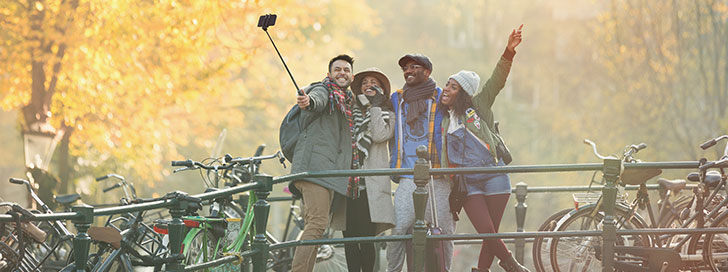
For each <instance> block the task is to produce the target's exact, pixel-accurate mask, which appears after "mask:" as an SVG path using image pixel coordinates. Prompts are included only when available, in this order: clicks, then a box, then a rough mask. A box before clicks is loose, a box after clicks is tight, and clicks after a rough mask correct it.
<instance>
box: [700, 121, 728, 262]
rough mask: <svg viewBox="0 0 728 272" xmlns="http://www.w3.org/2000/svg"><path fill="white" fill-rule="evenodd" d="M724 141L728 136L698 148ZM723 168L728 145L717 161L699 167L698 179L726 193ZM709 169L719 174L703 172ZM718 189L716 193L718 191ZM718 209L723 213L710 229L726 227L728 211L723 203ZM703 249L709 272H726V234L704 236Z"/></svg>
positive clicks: (727, 225) (727, 238)
mask: <svg viewBox="0 0 728 272" xmlns="http://www.w3.org/2000/svg"><path fill="white" fill-rule="evenodd" d="M724 139H728V135H723V136H720V137H717V138H714V139H711V140H709V141H707V142H705V143H703V144H702V145H700V148H702V149H703V150H706V149H708V148H710V147H712V146H714V145H716V144H717V143H718V142H719V141H721V140H724ZM725 167H728V143H726V146H725V149H724V150H723V155H722V156H721V158H720V159H719V160H718V161H715V162H706V163H705V164H704V165H702V166H701V170H703V171H701V175H700V178H701V179H703V180H704V181H705V182H706V183H719V184H720V186H723V188H724V189H726V192H728V188H726V187H728V186H726V179H728V175H726V172H725V169H724V168H725ZM709 168H719V169H720V172H719V173H718V172H714V173H712V175H711V173H710V172H705V170H707V169H709ZM718 180H719V181H718ZM717 186H718V185H716V187H717ZM718 189H719V187H718V188H717V189H716V191H718ZM719 205H720V204H719ZM720 207H722V208H723V211H721V213H720V214H719V215H717V216H716V217H715V220H714V221H713V223H712V224H710V227H712V228H726V227H728V210H726V206H725V203H722V205H720ZM707 216H709V217H710V216H711V214H708V215H707ZM703 248H704V249H703V260H704V262H705V263H707V264H708V265H709V266H710V269H711V270H713V271H728V234H726V233H718V234H712V233H711V234H706V235H705V239H704V245H703Z"/></svg>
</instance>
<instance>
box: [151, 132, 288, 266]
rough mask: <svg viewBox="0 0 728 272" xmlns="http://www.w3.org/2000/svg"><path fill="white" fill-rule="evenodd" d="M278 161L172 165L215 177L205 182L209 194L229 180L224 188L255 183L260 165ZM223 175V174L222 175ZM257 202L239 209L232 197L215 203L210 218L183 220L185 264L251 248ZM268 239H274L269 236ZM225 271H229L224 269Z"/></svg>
mask: <svg viewBox="0 0 728 272" xmlns="http://www.w3.org/2000/svg"><path fill="white" fill-rule="evenodd" d="M263 148H264V147H263V146H261V147H260V148H258V151H257V152H256V155H259V154H260V153H262V150H263ZM274 158H277V159H279V161H280V162H281V163H283V160H282V159H283V155H282V154H281V153H280V152H277V153H275V154H273V155H269V156H253V157H250V158H233V157H232V156H230V155H225V156H224V157H223V158H222V159H213V160H212V162H211V163H202V162H196V161H192V160H187V161H173V162H172V166H183V168H180V169H176V170H175V171H174V172H175V173H176V172H180V171H185V170H192V169H200V170H208V175H207V177H208V178H209V176H210V174H213V175H212V176H213V178H212V179H207V180H206V179H205V178H204V177H205V176H203V180H205V181H206V182H205V183H206V185H208V189H206V192H209V191H215V190H218V189H217V186H218V185H219V182H220V181H221V180H227V182H225V187H233V186H237V185H239V184H244V183H247V182H249V181H251V180H252V177H253V176H254V175H255V174H257V173H258V172H259V170H258V169H259V165H260V164H261V163H262V161H263V160H268V159H274ZM220 171H222V174H220ZM255 201H257V198H256V196H255V195H254V194H251V195H249V196H248V205H245V210H244V211H243V209H240V208H239V207H237V206H236V205H235V203H234V202H233V201H232V198H231V197H225V198H218V199H214V200H212V202H211V203H210V208H209V215H208V216H184V217H183V220H184V222H185V224H186V225H187V226H188V227H189V228H190V229H189V231H188V232H187V234H186V235H185V238H184V240H183V247H184V249H183V251H184V252H183V254H184V256H185V263H186V264H188V265H189V264H196V263H203V262H207V261H210V260H213V259H216V258H218V257H221V256H223V255H229V254H235V253H236V252H241V251H243V250H244V249H247V247H248V246H249V245H248V243H249V239H248V238H249V237H248V234H249V232H250V231H251V227H252V222H253V213H252V207H253V203H255ZM167 223H168V222H164V221H160V222H157V224H156V226H157V228H159V229H164V225H165V224H167ZM268 236H269V239H270V238H271V237H272V235H270V234H269V233H268ZM223 269H226V268H223Z"/></svg>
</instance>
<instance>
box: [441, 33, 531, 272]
mask: <svg viewBox="0 0 728 272" xmlns="http://www.w3.org/2000/svg"><path fill="white" fill-rule="evenodd" d="M522 27H523V25H521V27H519V28H518V31H516V30H513V32H511V35H510V36H509V38H508V44H507V46H506V51H505V52H504V53H503V56H501V58H500V60H499V61H498V64H497V65H496V67H495V70H494V71H493V74H492V75H491V77H490V79H488V81H487V82H486V83H485V85H484V86H483V88H482V89H481V90H480V91H479V92H478V91H477V90H478V86H479V84H480V76H478V74H477V73H475V72H473V71H465V70H463V71H460V72H458V73H456V74H454V75H452V76H450V78H449V79H448V81H447V83H446V85H445V88H444V89H443V92H442V96H441V97H440V101H439V103H440V109H441V110H443V111H444V112H445V118H443V120H442V126H441V127H442V128H443V130H444V131H443V144H442V146H443V147H442V158H441V160H440V161H441V163H442V165H443V167H494V166H503V165H505V163H504V162H503V160H502V158H499V157H498V155H497V154H498V150H497V148H498V147H497V146H498V144H497V142H496V141H497V137H496V134H495V133H496V131H497V130H496V128H495V121H494V118H493V110H492V109H491V107H492V106H493V102H494V101H495V97H496V96H497V95H498V93H500V91H501V89H503V87H504V86H505V82H506V79H507V77H508V73H509V72H510V68H511V64H512V62H513V56H514V55H515V53H516V51H515V48H516V46H518V44H520V43H521V28H522ZM451 178H452V179H453V182H454V181H455V179H458V181H459V182H462V183H464V185H465V186H464V187H465V188H466V190H465V191H467V193H466V195H467V196H466V197H465V201H464V203H463V204H462V207H464V208H465V213H466V214H467V215H468V218H470V221H471V222H472V223H473V226H474V227H475V229H476V230H477V231H478V233H497V232H498V226H499V225H500V221H501V218H502V217H503V212H504V211H505V208H506V204H507V203H508V198H509V197H510V194H511V182H510V178H509V177H508V175H506V174H504V173H497V174H462V175H456V176H454V177H451ZM455 191H457V190H456V189H455V188H454V189H453V192H455ZM453 206H455V205H453V204H451V207H453ZM455 209H456V211H453V212H454V216H455V217H457V213H458V212H459V211H460V208H457V207H456V208H455ZM494 257H498V259H499V260H500V261H499V265H500V266H501V267H503V268H504V269H505V271H518V272H521V271H529V270H528V269H526V268H525V267H524V266H522V265H521V264H519V263H518V262H517V261H516V260H515V259H514V258H513V255H512V254H511V253H510V252H509V251H508V249H507V248H506V246H505V244H504V243H503V241H502V240H500V239H497V240H494V239H489V240H484V242H483V245H482V247H481V249H480V256H479V258H478V268H473V271H489V268H490V266H491V264H492V262H493V259H494Z"/></svg>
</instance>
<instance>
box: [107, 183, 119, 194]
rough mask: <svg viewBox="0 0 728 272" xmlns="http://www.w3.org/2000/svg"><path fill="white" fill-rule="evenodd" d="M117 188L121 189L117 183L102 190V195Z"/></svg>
mask: <svg viewBox="0 0 728 272" xmlns="http://www.w3.org/2000/svg"><path fill="white" fill-rule="evenodd" d="M119 187H121V185H119V183H117V184H114V185H112V186H111V187H109V188H104V190H103V191H104V193H106V192H108V191H111V190H114V189H116V188H119Z"/></svg>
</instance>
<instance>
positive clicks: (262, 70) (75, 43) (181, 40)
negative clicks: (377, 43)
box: [0, 0, 376, 185]
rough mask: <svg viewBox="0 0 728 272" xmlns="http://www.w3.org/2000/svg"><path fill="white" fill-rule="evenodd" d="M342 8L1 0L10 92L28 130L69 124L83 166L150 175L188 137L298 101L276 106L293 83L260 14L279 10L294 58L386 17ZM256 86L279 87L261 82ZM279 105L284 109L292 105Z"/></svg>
mask: <svg viewBox="0 0 728 272" xmlns="http://www.w3.org/2000/svg"><path fill="white" fill-rule="evenodd" d="M352 6H353V8H352V9H349V10H348V11H347V12H348V13H349V15H350V18H361V16H370V14H371V10H370V9H368V8H367V6H366V5H365V4H363V1H355V2H353V3H348V4H347V7H352ZM343 7H344V6H343V4H341V3H331V2H328V1H321V2H311V1H309V2H307V4H306V5H300V4H299V3H298V2H297V1H286V0H282V1H266V2H265V3H262V2H259V1H174V0H164V1H141V0H119V1H106V2H97V1H85V0H70V1H42V0H37V1H36V0H28V1H27V2H23V1H3V2H2V3H0V15H1V16H0V29H2V32H0V36H1V37H2V41H3V43H2V44H1V45H0V59H2V61H1V62H0V71H2V72H0V86H3V87H2V88H1V89H0V92H2V97H1V98H0V103H1V105H2V107H3V109H5V110H13V109H23V115H22V120H21V126H22V127H23V128H24V129H36V128H38V129H49V130H53V129H55V130H58V131H65V132H67V133H68V134H67V136H70V138H69V139H68V140H69V141H68V145H69V154H70V156H72V157H74V158H76V159H75V160H73V165H72V166H73V169H74V171H76V172H78V171H81V172H91V173H101V172H103V171H105V170H104V169H112V170H114V171H121V172H125V173H130V172H131V173H135V174H136V175H138V177H140V178H143V179H145V180H147V181H148V182H147V184H150V185H151V184H152V182H153V181H157V180H160V179H161V178H162V177H163V176H164V174H165V173H168V171H162V170H163V167H164V165H165V164H166V163H165V162H166V161H169V160H173V159H180V157H181V155H180V154H179V153H178V152H179V150H181V148H184V147H186V146H199V147H204V146H205V144H207V142H205V141H202V140H198V139H212V138H214V136H213V135H215V134H216V133H217V131H218V129H219V128H220V127H224V126H227V125H241V126H247V127H255V126H256V125H258V124H253V123H249V121H251V119H255V118H253V117H255V115H256V114H248V113H250V111H251V110H260V109H265V110H267V111H269V112H268V114H271V113H273V112H275V110H276V109H277V108H278V107H277V106H278V105H282V104H292V101H293V97H291V99H290V100H291V101H289V102H287V103H283V102H278V103H276V104H274V107H267V106H266V105H267V103H270V102H271V101H275V100H276V99H280V98H281V97H282V96H283V93H292V92H293V91H292V90H291V91H288V90H290V89H292V88H289V87H288V85H285V86H286V90H287V91H285V92H284V91H283V88H282V86H284V82H285V80H282V79H284V77H283V75H284V72H283V70H281V69H274V67H277V66H276V65H278V64H277V63H276V62H275V61H276V60H275V58H276V56H275V55H273V54H270V53H268V52H266V53H268V54H267V55H264V54H261V53H262V52H263V51H261V48H264V47H267V46H269V45H268V40H267V37H266V36H265V35H264V34H262V32H260V30H259V29H257V28H256V22H257V18H258V15H261V14H264V13H269V12H275V13H277V14H278V15H279V21H278V23H277V25H276V26H275V31H273V32H274V33H272V34H273V35H274V38H277V39H279V40H280V41H282V44H283V46H282V47H284V48H286V49H291V50H288V51H287V52H290V53H289V54H290V55H289V56H292V57H289V58H290V59H294V60H302V61H306V63H308V61H310V60H316V61H317V62H316V63H317V64H318V63H324V62H325V61H319V60H321V59H325V58H326V57H327V56H328V55H331V53H330V52H336V51H339V50H344V49H346V48H349V47H351V46H356V42H357V39H356V38H353V37H352V36H351V34H349V33H350V31H352V30H358V31H364V32H366V31H372V29H374V28H375V27H376V26H375V25H374V24H355V23H354V22H353V21H348V20H344V18H343V17H341V16H332V14H334V13H336V12H339V11H340V10H342V9H341V8H343ZM311 14H317V15H320V18H314V16H310V15H311ZM321 29H326V30H327V31H326V34H322V31H320V30H321ZM327 35H329V36H328V38H327V37H326V36H327ZM333 35H337V36H336V41H337V42H336V43H334V42H331V40H332V36H333ZM327 39H328V41H327ZM294 43H295V44H297V48H287V47H288V46H289V45H291V44H294ZM302 44H303V45H305V46H301V45H302ZM301 48H303V49H301ZM293 49H301V50H296V51H294V50H293ZM266 50H267V48H266ZM347 50H348V49H347ZM310 56H315V57H310ZM311 63H313V62H311ZM321 67H325V65H324V64H321ZM297 69H298V71H306V69H308V67H307V66H304V65H301V66H298V67H297ZM294 70H295V69H294ZM322 71H325V69H323V70H322ZM312 72H313V71H312ZM300 74H302V75H308V74H309V73H303V72H302V73H300ZM318 74H319V75H323V74H322V73H318ZM275 79H278V80H277V81H275ZM271 80H273V82H271ZM288 84H290V83H288ZM258 87H266V88H267V89H268V90H269V91H268V92H266V93H265V94H263V95H260V94H259V93H254V92H253V90H255V88H258ZM261 89H263V88H261ZM259 95H260V96H259ZM251 102H252V103H251ZM278 112H280V113H279V114H280V118H282V116H283V113H282V112H284V110H282V109H280V108H278V111H277V113H278ZM280 118H276V117H275V116H273V117H271V118H269V119H271V120H276V122H277V120H278V119H280ZM71 131H72V132H73V133H72V135H71V134H70V132H71ZM269 133H270V132H266V133H265V134H266V135H270V134H269ZM257 137H260V135H257ZM248 145H253V144H252V143H248ZM193 149H194V148H193ZM241 155H242V154H241ZM92 169H93V170H92ZM76 176H78V175H76ZM65 182H67V180H66V181H65Z"/></svg>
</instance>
